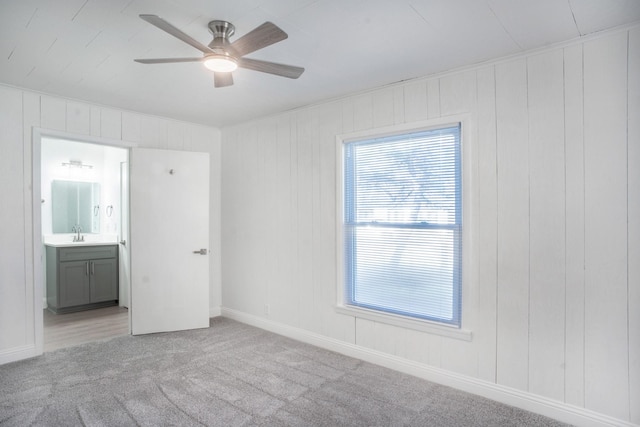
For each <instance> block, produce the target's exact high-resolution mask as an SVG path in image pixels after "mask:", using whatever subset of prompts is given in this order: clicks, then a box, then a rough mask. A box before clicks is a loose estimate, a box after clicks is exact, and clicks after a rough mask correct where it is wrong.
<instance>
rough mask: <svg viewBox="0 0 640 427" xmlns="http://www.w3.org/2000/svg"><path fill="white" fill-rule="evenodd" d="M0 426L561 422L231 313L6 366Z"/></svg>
mask: <svg viewBox="0 0 640 427" xmlns="http://www.w3.org/2000/svg"><path fill="white" fill-rule="evenodd" d="M0 425H2V426H29V425H34V426H40V425H42V426H74V425H85V426H129V425H132V426H133V425H138V426H157V425H164V426H166V425H179V426H190V425H199V426H200V425H205V426H509V425H511V426H516V425H517V426H559V425H562V424H560V423H558V422H555V421H553V420H550V419H548V418H545V417H542V416H539V415H536V414H532V413H529V412H525V411H522V410H519V409H516V408H512V407H509V406H506V405H502V404H500V403H496V402H493V401H491V400H487V399H484V398H481V397H477V396H474V395H470V394H467V393H463V392H460V391H457V390H454V389H451V388H448V387H444V386H440V385H437V384H433V383H430V382H428V381H424V380H421V379H418V378H414V377H411V376H408V375H404V374H401V373H398V372H395V371H392V370H389V369H385V368H381V367H379V366H376V365H372V364H369V363H365V362H362V361H360V360H357V359H353V358H349V357H346V356H342V355H339V354H336V353H332V352H329V351H325V350H322V349H319V348H316V347H313V346H310V345H307V344H303V343H300V342H297V341H294V340H290V339H288V338H284V337H282V336H279V335H275V334H272V333H269V332H266V331H263V330H261V329H257V328H254V327H251V326H247V325H244V324H241V323H238V322H235V321H232V320H229V319H224V318H215V319H212V320H211V328H209V329H201V330H195V331H186V332H173V333H165V334H153V335H146V336H138V337H134V336H123V337H118V338H113V339H111V340H108V341H103V342H94V343H90V344H83V345H80V346H77V347H70V348H66V349H62V350H57V351H54V352H51V353H45V354H44V356H42V357H38V358H35V359H30V360H26V361H20V362H15V363H11V364H7V365H3V366H0Z"/></svg>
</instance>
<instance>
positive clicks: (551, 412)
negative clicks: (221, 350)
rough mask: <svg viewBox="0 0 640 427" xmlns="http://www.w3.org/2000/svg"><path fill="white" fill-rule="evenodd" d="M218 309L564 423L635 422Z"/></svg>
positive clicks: (272, 328)
mask: <svg viewBox="0 0 640 427" xmlns="http://www.w3.org/2000/svg"><path fill="white" fill-rule="evenodd" d="M220 311H221V315H222V316H224V317H228V318H229V319H233V320H237V321H238V322H242V323H246V324H248V325H251V326H255V327H258V328H260V329H264V330H267V331H270V332H273V333H276V334H278V335H283V336H285V337H288V338H292V339H295V340H298V341H302V342H305V343H307V344H312V345H315V346H317V347H321V348H324V349H327V350H331V351H335V352H336V353H340V354H344V355H346V356H350V357H354V358H357V359H361V360H364V361H366V362H370V363H374V364H376V365H380V366H384V367H386V368H389V369H393V370H396V371H400V372H403V373H406V374H409V375H413V376H416V377H419V378H423V379H425V380H428V381H432V382H435V383H438V384H442V385H446V386H449V387H453V388H456V389H458V390H462V391H466V392H469V393H473V394H476V395H478V396H482V397H486V398H488V399H491V400H495V401H497V402H501V403H505V404H507V405H511V406H515V407H517V408H520V409H524V410H527V411H530V412H534V413H537V414H540V415H544V416H547V417H550V418H553V419H556V420H559V421H562V422H565V423H569V424H573V425H577V426H629V427H633V426H634V425H635V424H632V423H630V422H628V421H624V420H620V419H617V418H613V417H610V416H608V415H604V414H601V413H599V412H594V411H590V410H588V409H584V408H580V407H577V406H574V405H569V404H566V403H563V402H559V401H557V400H553V399H549V398H546V397H542V396H538V395H535V394H532V393H527V392H523V391H520V390H517V389H513V388H510V387H506V386H502V385H498V384H494V383H490V382H488V381H484V380H479V379H477V378H473V377H469V376H466V375H461V374H457V373H455V372H450V371H446V370H444V369H439V368H434V367H432V366H428V365H425V364H422V363H418V362H414V361H411V360H407V359H403V358H400V357H397V356H393V355H389V354H386V353H382V352H380V351H377V350H371V349H368V348H365V347H361V346H357V345H354V344H351V343H346V342H343V341H340V340H336V339H334V338H329V337H326V336H324V335H320V334H317V333H314V332H309V331H306V330H304V329H300V328H296V327H292V326H289V325H285V324H283V323H279V322H274V321H272V320H269V319H265V318H262V317H259V316H255V315H252V314H247V313H244V312H241V311H237V310H233V309H230V308H224V307H223V308H222V309H221V310H220Z"/></svg>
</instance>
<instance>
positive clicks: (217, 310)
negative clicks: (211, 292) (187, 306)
mask: <svg viewBox="0 0 640 427" xmlns="http://www.w3.org/2000/svg"><path fill="white" fill-rule="evenodd" d="M218 316H222V308H221V307H220V306H217V307H209V318H212V317H218Z"/></svg>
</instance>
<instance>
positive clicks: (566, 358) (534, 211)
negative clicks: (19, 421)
mask: <svg viewBox="0 0 640 427" xmlns="http://www.w3.org/2000/svg"><path fill="white" fill-rule="evenodd" d="M639 51H640V30H639V29H638V28H637V27H635V28H633V29H631V30H630V31H617V32H612V33H608V34H604V35H601V36H600V37H598V38H593V39H590V40H586V41H584V42H582V43H573V44H570V45H567V46H566V47H556V48H550V49H547V50H543V51H537V52H535V53H532V54H530V55H528V56H521V57H517V58H513V59H509V60H503V61H499V62H495V63H494V64H485V65H483V66H479V67H477V68H473V69H471V70H466V71H464V72H455V73H449V74H445V75H442V76H437V77H431V78H425V79H419V80H414V81H411V82H407V83H404V84H397V85H393V86H389V87H383V88H380V89H378V90H374V91H371V92H368V93H362V94H358V95H354V96H351V97H346V98H343V99H340V100H337V101H332V102H330V103H325V104H321V105H316V106H311V107H307V108H302V109H299V110H295V111H291V112H288V113H284V114H281V115H278V116H275V117H270V118H266V119H262V120H259V121H254V122H251V123H245V124H242V125H238V126H234V127H229V128H224V129H223V131H222V140H223V142H222V159H223V162H222V179H223V186H222V221H223V231H222V245H223V272H222V274H223V279H222V281H223V288H222V292H223V295H222V300H223V305H224V307H226V308H230V309H233V310H237V311H240V312H244V313H248V314H251V315H255V316H260V317H264V318H268V319H270V320H273V321H276V322H281V323H283V324H286V325H289V326H293V327H298V328H302V329H305V330H308V331H310V332H314V333H318V334H322V335H325V336H327V337H331V338H335V339H339V340H343V341H345V342H348V343H355V344H357V345H360V346H363V347H367V348H372V349H376V350H379V351H383V352H386V353H389V354H392V355H396V356H399V357H404V358H408V359H411V360H415V361H417V362H421V363H426V364H429V365H431V366H435V367H439V368H443V369H447V370H449V371H453V372H456V373H462V374H465V375H468V376H471V377H475V378H479V379H483V380H486V381H490V382H493V383H497V384H500V385H504V386H509V387H513V388H515V389H518V390H522V391H526V392H530V393H533V394H536V395H541V396H545V397H548V398H551V399H555V400H557V401H561V402H566V403H569V404H572V405H576V406H580V407H585V408H587V409H590V410H593V411H597V412H599V413H603V414H606V415H609V416H612V417H615V418H618V419H621V420H629V421H631V422H634V423H640V409H639V407H640V405H638V402H640V361H639V360H640V338H639V337H640V267H639V265H640V196H639V194H640V188H639V186H640V174H639V172H638V171H639V170H640V125H639V123H638V122H639V121H640V99H639V98H640V82H639V81H640V79H639V77H638V76H640V54H639ZM457 113H467V114H468V115H469V117H470V123H471V125H470V128H471V129H472V135H470V137H469V141H472V142H471V143H473V144H475V154H474V155H475V158H474V160H473V161H474V163H475V164H476V165H477V168H478V170H477V174H476V176H475V179H477V180H478V182H477V183H476V186H475V187H476V188H477V192H478V194H477V195H476V199H475V200H477V209H476V210H475V217H474V218H473V221H472V222H471V224H472V225H473V226H475V227H477V228H478V230H476V233H477V234H476V236H477V238H478V240H479V242H478V251H477V253H476V256H477V257H478V260H477V265H478V268H477V272H472V273H473V274H471V277H470V276H469V275H467V276H466V284H465V286H467V287H468V288H467V292H468V293H467V294H466V295H467V300H465V301H464V302H463V304H465V315H467V316H468V318H469V319H468V322H469V323H467V324H466V326H467V327H469V328H470V329H471V330H472V332H473V339H472V341H471V342H466V341H460V340H456V339H455V338H450V337H446V336H439V335H431V334H428V333H424V332H417V331H414V330H406V329H403V328H400V327H397V326H390V325H386V324H381V323H377V322H374V321H371V320H366V319H360V318H357V319H355V318H353V317H351V316H347V315H343V314H338V313H336V312H335V311H334V310H333V307H334V305H335V302H336V278H335V271H336V265H337V264H336V249H335V244H336V241H335V232H336V228H335V227H336V212H335V209H336V200H335V197H336V167H337V164H336V153H335V137H336V135H338V134H341V133H347V132H351V131H357V130H362V129H372V128H377V127H382V126H388V125H392V124H398V123H410V122H413V121H420V120H425V119H428V118H437V117H443V116H447V115H451V114H457ZM469 141H465V142H464V143H469ZM15 155H16V156H18V155H20V153H16V154H15ZM467 226H469V225H468V224H467Z"/></svg>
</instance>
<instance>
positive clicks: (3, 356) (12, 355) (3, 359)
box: [0, 344, 39, 365]
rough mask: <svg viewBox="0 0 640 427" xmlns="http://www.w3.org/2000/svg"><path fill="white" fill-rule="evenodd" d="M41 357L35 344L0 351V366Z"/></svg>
mask: <svg viewBox="0 0 640 427" xmlns="http://www.w3.org/2000/svg"><path fill="white" fill-rule="evenodd" d="M36 356H39V353H38V350H37V349H36V346H35V344H31V345H24V346H20V347H14V348H10V349H8V350H2V351H0V365H4V364H6V363H11V362H16V361H18V360H23V359H29V358H31V357H36Z"/></svg>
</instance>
